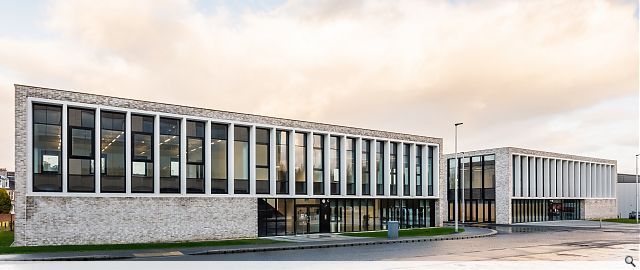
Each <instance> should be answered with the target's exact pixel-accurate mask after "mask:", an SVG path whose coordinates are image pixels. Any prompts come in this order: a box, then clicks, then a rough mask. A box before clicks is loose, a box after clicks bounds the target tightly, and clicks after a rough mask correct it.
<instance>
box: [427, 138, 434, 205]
mask: <svg viewBox="0 0 640 270" xmlns="http://www.w3.org/2000/svg"><path fill="white" fill-rule="evenodd" d="M433 149H434V147H433V146H429V148H428V153H427V155H428V159H427V167H428V168H429V169H428V171H427V178H428V179H427V189H428V190H427V194H428V195H429V196H433V151H434V150H433Z"/></svg>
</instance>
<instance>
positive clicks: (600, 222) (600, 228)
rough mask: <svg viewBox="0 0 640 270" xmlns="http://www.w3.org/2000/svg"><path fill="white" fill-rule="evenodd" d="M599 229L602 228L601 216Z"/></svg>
mask: <svg viewBox="0 0 640 270" xmlns="http://www.w3.org/2000/svg"><path fill="white" fill-rule="evenodd" d="M600 229H602V218H600Z"/></svg>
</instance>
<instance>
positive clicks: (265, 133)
mask: <svg viewBox="0 0 640 270" xmlns="http://www.w3.org/2000/svg"><path fill="white" fill-rule="evenodd" d="M269 138H270V136H269V130H268V129H264V128H256V193H258V194H269V191H270V186H269Z"/></svg>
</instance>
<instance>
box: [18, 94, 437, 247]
mask: <svg viewBox="0 0 640 270" xmlns="http://www.w3.org/2000/svg"><path fill="white" fill-rule="evenodd" d="M15 90H16V91H15V106H16V107H15V121H16V125H15V133H16V134H15V136H16V138H15V141H16V146H15V147H16V149H15V157H16V167H15V168H16V177H17V179H22V180H21V181H18V182H17V183H16V210H15V212H16V230H15V242H14V245H18V246H23V245H60V244H103V243H131V242H160V241H190V240H210V239H225V238H254V237H258V236H270V235H291V234H306V233H320V232H351V231H371V230H383V229H386V222H387V221H388V220H397V221H399V222H400V226H401V227H402V228H412V227H430V226H442V222H443V217H444V213H443V212H442V211H440V210H439V209H440V208H441V205H443V204H444V203H445V200H444V198H445V197H444V196H441V195H442V193H443V191H444V184H445V181H444V178H443V177H441V175H442V172H444V171H443V170H441V167H442V166H444V161H443V160H442V159H441V158H440V157H441V156H442V139H440V138H432V137H424V136H415V135H408V134H399V133H392V132H384V131H375V130H368V129H361V128H351V127H344V126H336V125H328V124H320V123H312V122H305V121H295V120H288V119H281V118H273V117H266V116H258V115H249V114H242V113H233V112H226V111H217V110H209V109H201V108H193V107H187V106H178V105H170V104H162V103H155V102H147V101H139V100H131V99H123V98H116V97H108V96H99V95H92V94H84V93H77V92H70V91H62V90H55V89H47V88H40V87H31V86H23V85H16V86H15Z"/></svg>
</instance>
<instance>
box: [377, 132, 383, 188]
mask: <svg viewBox="0 0 640 270" xmlns="http://www.w3.org/2000/svg"><path fill="white" fill-rule="evenodd" d="M376 195H384V143H383V142H380V141H376Z"/></svg>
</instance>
